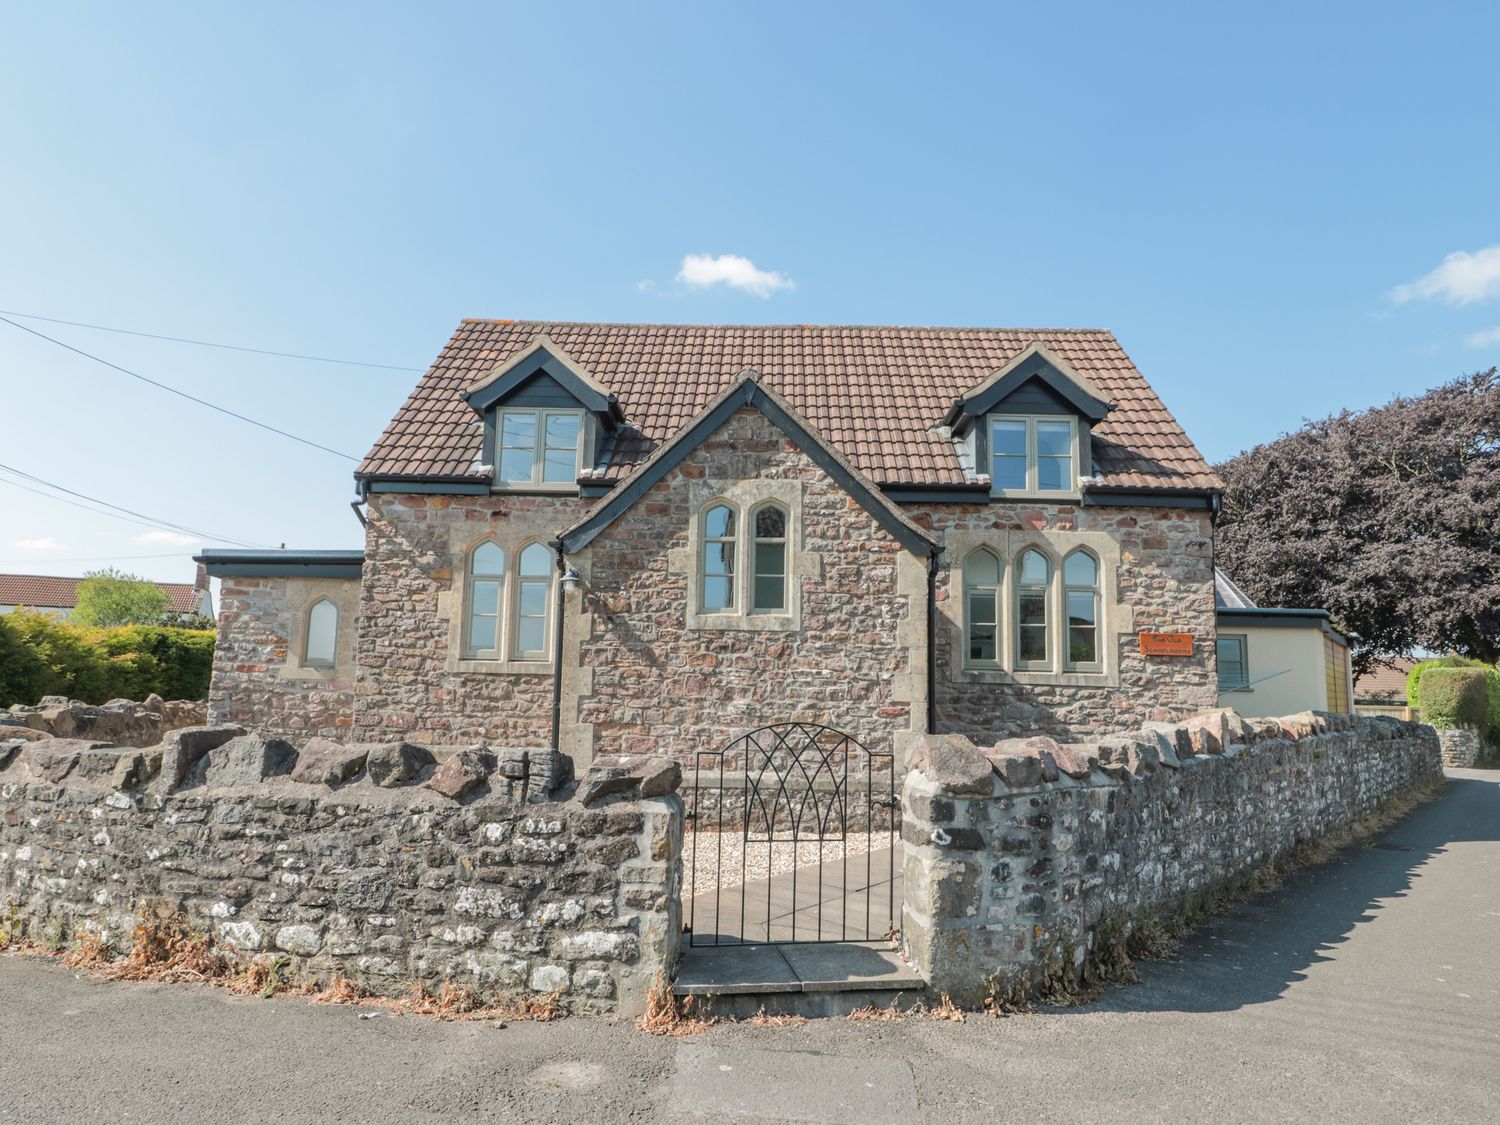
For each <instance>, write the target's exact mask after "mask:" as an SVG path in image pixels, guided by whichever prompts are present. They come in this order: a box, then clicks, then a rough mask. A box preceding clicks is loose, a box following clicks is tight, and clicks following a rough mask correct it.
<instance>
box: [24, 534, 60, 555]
mask: <svg viewBox="0 0 1500 1125" xmlns="http://www.w3.org/2000/svg"><path fill="white" fill-rule="evenodd" d="M16 546H17V547H19V548H20V549H21V550H23V551H66V550H67V549H68V548H67V547H66V545H64V544H62V543H59V542H58V541H57V540H56V539H54V538H52V536H50V535H44V536H42V537H41V538H39V539H17V540H16Z"/></svg>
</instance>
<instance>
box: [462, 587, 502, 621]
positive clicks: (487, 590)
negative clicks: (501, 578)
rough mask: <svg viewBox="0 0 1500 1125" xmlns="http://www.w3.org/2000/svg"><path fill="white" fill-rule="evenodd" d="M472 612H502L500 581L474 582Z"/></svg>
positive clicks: (470, 609)
mask: <svg viewBox="0 0 1500 1125" xmlns="http://www.w3.org/2000/svg"><path fill="white" fill-rule="evenodd" d="M469 612H470V613H490V614H494V613H499V612H500V583H498V582H476V583H474V601H473V604H472V605H470V607H469Z"/></svg>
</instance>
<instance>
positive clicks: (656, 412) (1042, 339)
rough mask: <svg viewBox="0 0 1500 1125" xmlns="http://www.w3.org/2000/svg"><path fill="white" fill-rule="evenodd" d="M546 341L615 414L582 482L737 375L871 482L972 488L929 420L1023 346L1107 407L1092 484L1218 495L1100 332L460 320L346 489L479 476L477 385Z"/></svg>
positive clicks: (604, 474) (681, 423) (644, 450)
mask: <svg viewBox="0 0 1500 1125" xmlns="http://www.w3.org/2000/svg"><path fill="white" fill-rule="evenodd" d="M542 335H545V336H546V337H547V339H548V340H549V341H552V342H555V344H556V345H557V347H558V348H560V349H562V350H564V351H565V352H566V353H567V356H568V358H569V360H570V362H571V363H573V364H575V365H576V366H577V368H578V369H579V370H580V371H581V372H582V373H584V374H585V375H586V377H587V379H588V380H590V381H591V383H592V384H593V385H596V386H597V387H599V388H601V389H603V390H605V391H607V392H608V394H609V395H611V396H613V398H614V399H615V401H616V402H617V403H618V406H619V410H620V413H621V415H622V416H623V418H624V424H623V425H622V426H621V427H620V428H619V429H618V430H617V431H616V432H615V433H614V434H612V435H610V437H609V439H608V441H607V443H606V445H605V449H604V456H603V459H602V462H601V468H599V469H598V470H596V471H595V472H594V473H593V479H594V480H595V481H597V482H599V483H603V484H614V483H617V482H618V481H620V480H621V479H623V478H624V477H626V476H628V475H629V474H630V473H631V472H632V471H633V470H634V469H635V468H636V467H637V466H638V465H640V464H641V463H642V462H644V461H645V460H646V459H647V458H649V457H650V456H651V455H652V453H653V452H655V450H656V449H657V448H659V447H660V446H661V445H662V444H663V443H665V442H667V441H668V440H670V439H671V438H672V437H673V436H674V435H675V434H677V433H678V432H679V431H681V430H682V429H683V428H684V427H685V426H686V425H687V424H688V423H689V422H691V421H692V420H693V419H694V418H695V417H697V416H698V415H699V414H700V413H701V412H702V411H703V409H704V408H705V407H706V406H707V405H708V404H709V402H710V401H711V400H713V399H714V398H715V397H716V396H718V395H720V394H722V393H723V392H724V391H726V390H728V389H729V388H730V387H731V386H732V385H733V384H734V383H736V382H737V381H738V377H739V375H740V373H741V372H743V371H745V370H746V369H747V368H749V369H753V370H755V371H756V372H757V373H758V376H757V377H758V380H759V381H760V383H761V384H762V385H763V386H764V387H765V388H766V389H768V390H771V391H774V392H775V393H776V394H777V395H779V396H780V397H781V398H782V399H784V400H785V401H786V402H787V403H788V405H789V406H790V407H791V408H792V409H793V410H795V411H796V412H797V414H798V415H799V416H800V417H802V418H804V419H806V421H807V423H808V425H810V426H811V427H813V429H814V430H816V432H817V433H819V434H820V435H821V436H822V437H823V438H824V439H825V440H826V441H827V442H828V443H829V444H830V445H831V446H832V447H833V448H834V449H836V450H837V451H838V452H839V453H840V454H841V455H842V456H843V457H844V458H846V459H847V460H848V461H849V462H850V463H851V464H852V465H853V466H854V467H855V468H856V469H858V470H859V471H860V472H861V473H862V474H864V475H865V476H866V477H868V478H869V479H870V480H872V481H874V482H875V483H876V484H879V485H895V486H908V487H910V486H924V485H925V486H935V487H943V486H957V485H964V484H968V483H972V482H971V478H970V477H968V476H967V475H966V473H965V471H964V468H963V465H962V464H961V463H960V460H959V454H958V450H957V448H956V447H955V445H954V443H953V441H952V440H951V438H950V437H949V436H948V434H947V432H946V431H945V430H944V429H942V426H943V423H944V419H945V418H946V417H947V416H948V414H949V411H950V410H951V408H952V407H953V405H954V403H955V402H957V401H958V400H960V399H962V398H964V397H965V396H966V395H969V394H970V393H971V392H973V390H974V389H975V388H976V387H978V386H980V385H982V384H984V383H985V381H986V380H989V379H992V378H993V377H994V376H995V375H996V374H997V372H1000V371H1001V370H1002V369H1003V368H1005V367H1006V365H1007V364H1008V363H1010V362H1011V361H1012V360H1015V359H1016V358H1017V357H1018V356H1020V355H1021V353H1022V352H1023V351H1025V350H1026V349H1027V348H1028V347H1031V346H1033V345H1036V346H1038V347H1040V348H1044V349H1045V350H1046V351H1047V352H1048V353H1050V354H1052V355H1055V356H1057V357H1058V358H1059V359H1061V360H1062V361H1064V362H1065V363H1066V364H1067V365H1068V366H1069V367H1070V368H1071V370H1072V371H1074V372H1076V373H1077V374H1078V375H1079V376H1080V377H1081V378H1082V379H1083V380H1086V381H1087V386H1088V387H1089V388H1091V389H1093V390H1094V391H1095V392H1096V393H1097V394H1098V395H1100V396H1107V397H1108V399H1109V402H1110V403H1111V406H1110V409H1109V412H1108V414H1107V415H1106V416H1105V417H1104V418H1103V419H1102V420H1101V421H1099V422H1098V423H1097V425H1095V426H1094V428H1093V452H1094V471H1095V474H1096V475H1097V476H1099V477H1101V478H1102V480H1101V482H1100V486H1102V487H1104V488H1118V489H1145V490H1182V491H1197V492H1202V491H1208V490H1214V489H1219V488H1221V487H1222V485H1221V483H1220V482H1219V479H1218V478H1217V477H1216V476H1215V475H1214V474H1213V472H1212V470H1211V469H1210V468H1209V467H1208V465H1207V464H1206V463H1205V462H1204V460H1203V456H1202V455H1201V454H1200V453H1199V452H1198V450H1197V449H1196V448H1195V447H1194V446H1193V443H1192V442H1191V441H1190V440H1189V439H1188V437H1187V435H1186V434H1185V433H1183V431H1182V427H1181V426H1179V425H1178V424H1177V421H1176V419H1174V418H1173V417H1172V415H1171V413H1170V412H1168V410H1167V408H1166V407H1165V406H1164V405H1163V404H1162V402H1161V400H1160V399H1159V398H1158V397H1157V396H1156V392H1155V391H1153V390H1152V389H1151V387H1150V385H1149V384H1147V382H1146V380H1145V379H1144V378H1142V376H1141V374H1140V372H1139V371H1137V370H1136V368H1135V365H1134V364H1133V363H1131V361H1130V357H1129V356H1128V355H1126V354H1125V351H1124V349H1123V348H1121V347H1120V344H1119V342H1118V341H1116V339H1115V338H1114V336H1113V334H1111V333H1110V332H1107V331H1104V330H1100V329H1017V328H879V327H846V326H836V325H826V326H822V325H734V326H714V325H687V324H578V323H566V322H558V321H508V320H465V321H463V322H462V323H461V324H460V325H459V326H458V329H457V331H456V332H454V334H453V338H452V339H451V340H449V342H448V345H447V346H446V347H445V348H444V349H443V351H442V352H441V354H439V356H438V357H437V359H436V360H435V361H434V362H433V364H432V366H431V367H430V368H429V369H428V371H427V373H426V374H425V375H423V376H422V379H421V380H420V382H418V384H417V386H416V388H415V389H414V390H413V391H412V393H411V395H410V397H408V398H407V400H406V402H405V404H403V405H402V407H401V409H400V410H398V411H397V413H396V416H395V417H394V418H393V419H392V420H391V423H390V425H388V426H387V427H386V429H385V432H384V433H383V434H381V435H380V438H379V439H378V440H377V441H376V442H375V445H374V447H373V448H372V449H371V450H370V452H369V454H367V455H366V457H365V459H364V461H363V462H361V463H360V466H359V468H358V470H356V474H355V475H356V476H357V477H359V478H361V479H369V478H377V479H396V480H399V479H403V478H405V479H420V480H427V481H432V480H451V481H465V480H469V481H479V480H483V479H486V477H487V470H486V469H485V468H484V467H483V466H481V465H480V464H479V461H480V459H481V448H482V442H483V425H482V422H481V419H480V417H479V416H478V415H477V414H476V412H475V410H474V409H472V408H471V406H470V405H469V403H468V402H467V401H466V396H467V395H468V394H469V393H470V391H471V390H472V389H473V388H474V387H475V385H476V384H481V383H483V381H484V380H486V379H487V378H489V377H490V375H491V374H492V373H493V372H494V371H495V370H496V368H497V367H502V366H504V365H505V364H507V363H509V362H510V361H512V360H514V359H516V358H517V357H519V356H521V355H522V353H524V352H526V351H527V350H528V349H530V348H532V347H533V345H534V344H535V343H536V341H537V338H538V337H539V336H542Z"/></svg>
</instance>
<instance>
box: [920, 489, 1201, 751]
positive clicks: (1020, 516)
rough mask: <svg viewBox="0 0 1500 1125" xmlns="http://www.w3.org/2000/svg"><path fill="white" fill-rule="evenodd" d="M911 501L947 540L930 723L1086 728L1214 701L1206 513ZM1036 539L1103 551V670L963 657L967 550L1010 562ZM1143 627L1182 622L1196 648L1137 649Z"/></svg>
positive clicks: (984, 738) (976, 733)
mask: <svg viewBox="0 0 1500 1125" xmlns="http://www.w3.org/2000/svg"><path fill="white" fill-rule="evenodd" d="M908 512H909V514H910V515H911V517H912V519H913V520H914V521H915V522H917V523H919V524H921V525H922V526H924V527H928V528H930V529H931V530H932V531H934V532H935V533H936V534H937V535H938V537H939V540H940V541H941V542H942V543H943V545H944V551H943V554H942V556H941V557H940V559H939V570H938V574H937V583H936V586H937V590H936V599H937V645H936V649H937V652H936V667H937V677H936V678H937V708H936V710H937V730H938V731H941V732H948V733H955V734H964V735H968V736H969V737H971V738H973V739H975V740H976V741H979V742H981V743H992V742H994V741H996V740H997V739H1002V738H1011V737H1017V736H1022V735H1029V734H1047V735H1052V736H1054V737H1057V738H1061V739H1069V738H1092V737H1097V736H1098V735H1099V734H1101V733H1105V732H1111V731H1121V730H1129V729H1131V728H1133V727H1138V726H1140V725H1141V724H1142V723H1145V722H1150V721H1161V720H1175V719H1182V718H1186V717H1188V716H1189V715H1193V714H1196V713H1198V712H1201V711H1205V710H1208V709H1210V708H1212V707H1213V706H1214V705H1215V703H1216V702H1217V698H1218V687H1217V682H1216V677H1217V661H1216V652H1215V648H1214V638H1215V621H1214V592H1213V527H1212V522H1211V520H1210V518H1209V513H1207V512H1199V511H1191V510H1186V509H1178V508H1137V507H1132V508H1103V507H1079V506H1075V505H1062V504H1032V503H1024V502H1017V503H990V504H984V505H977V504H939V505H929V506H925V507H918V506H912V507H910V508H908ZM1033 545H1035V546H1040V547H1042V548H1043V549H1044V550H1046V551H1047V552H1049V553H1050V554H1051V555H1052V557H1053V559H1054V567H1055V566H1056V560H1059V559H1060V558H1061V557H1062V556H1063V555H1064V554H1065V553H1066V552H1067V551H1070V550H1072V549H1074V548H1075V547H1077V546H1080V545H1082V546H1088V547H1090V548H1092V549H1093V550H1094V552H1095V554H1096V555H1098V556H1099V557H1100V559H1101V562H1102V563H1103V569H1104V571H1105V573H1104V574H1103V575H1102V576H1101V577H1102V580H1103V582H1104V583H1105V588H1104V590H1103V591H1101V593H1102V595H1103V599H1102V600H1103V612H1102V614H1101V621H1100V625H1101V628H1100V634H1099V640H1100V644H1101V646H1110V651H1109V662H1108V664H1109V666H1108V667H1107V669H1106V672H1105V673H1103V674H1075V675H1068V674H1058V670H1055V671H1054V672H1053V673H1050V674H1048V675H1047V676H1045V677H1041V676H1037V675H1027V674H1021V675H1013V674H1010V673H1006V672H1001V671H976V670H973V669H968V668H965V667H964V666H963V596H962V591H963V569H962V568H963V562H964V559H965V558H966V557H968V555H969V554H970V552H972V551H973V550H974V549H975V548H976V547H979V546H986V547H989V548H991V549H993V550H994V551H995V552H996V553H997V554H998V555H999V556H1000V557H1001V558H1002V559H1004V560H1006V563H1007V571H1010V570H1011V569H1013V568H1012V566H1011V564H1012V563H1013V561H1014V560H1015V559H1016V558H1017V557H1018V556H1019V555H1020V553H1021V552H1022V551H1023V550H1024V549H1025V548H1026V547H1028V546H1033ZM1112 561H1114V562H1115V565H1113V566H1111V565H1110V564H1111V562H1112ZM1111 583H1112V584H1113V585H1112V587H1111V585H1110V584H1111ZM1007 589H1009V587H1007ZM1006 601H1007V604H1006V605H1005V607H1004V609H1003V610H1002V612H1001V615H1000V616H1001V622H1002V635H1003V636H1004V637H1005V638H1006V640H1007V641H1010V633H1009V629H1008V626H1009V624H1010V622H1011V621H1012V619H1013V615H1014V598H1013V597H1010V598H1007V599H1006ZM1111 603H1113V604H1111ZM1060 616H1061V615H1060V613H1059V612H1057V610H1056V608H1054V611H1053V628H1054V629H1056V628H1060V627H1061V626H1062V622H1061V621H1059V620H1058V618H1059V617H1060ZM1140 631H1147V632H1174V633H1189V634H1191V635H1192V637H1193V639H1194V645H1193V648H1194V652H1193V656H1192V657H1191V658H1169V657H1147V656H1143V655H1142V654H1141V652H1140V645H1139V641H1138V640H1137V636H1136V634H1137V633H1138V632H1140ZM1010 643H1013V642H1010ZM1101 651H1103V648H1102V647H1101ZM1043 680H1045V681H1046V682H1041V681H1043ZM1027 681H1030V682H1027Z"/></svg>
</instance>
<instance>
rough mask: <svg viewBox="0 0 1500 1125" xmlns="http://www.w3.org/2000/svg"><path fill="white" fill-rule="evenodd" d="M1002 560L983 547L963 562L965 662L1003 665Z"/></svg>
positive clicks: (981, 664)
mask: <svg viewBox="0 0 1500 1125" xmlns="http://www.w3.org/2000/svg"><path fill="white" fill-rule="evenodd" d="M1001 573H1002V566H1001V562H1000V557H999V556H998V555H996V554H995V552H993V551H991V550H989V549H988V548H985V547H981V548H979V549H978V550H977V551H975V552H974V553H973V554H971V555H970V556H969V557H968V558H967V559H965V560H964V572H963V579H964V603H963V604H964V660H965V662H966V663H968V664H971V665H980V666H984V665H993V666H998V665H999V663H1000V576H1001Z"/></svg>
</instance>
